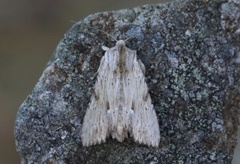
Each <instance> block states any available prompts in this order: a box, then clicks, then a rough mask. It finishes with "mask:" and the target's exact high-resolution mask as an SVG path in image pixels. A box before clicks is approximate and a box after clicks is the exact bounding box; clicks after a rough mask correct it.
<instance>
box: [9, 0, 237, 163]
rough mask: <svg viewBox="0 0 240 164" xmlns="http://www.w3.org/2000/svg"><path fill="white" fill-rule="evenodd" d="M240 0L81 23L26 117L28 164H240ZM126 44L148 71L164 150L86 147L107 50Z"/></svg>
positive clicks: (19, 130) (189, 0) (23, 142)
mask: <svg viewBox="0 0 240 164" xmlns="http://www.w3.org/2000/svg"><path fill="white" fill-rule="evenodd" d="M239 17H240V6H239V2H238V1H237V0H228V1H227V0H202V1H196V0H178V1H174V2H171V3H167V4H157V5H145V6H141V7H136V8H133V9H124V10H118V11H110V12H102V13H96V14H93V15H90V16H88V17H86V18H84V19H82V20H81V21H79V22H78V23H76V24H75V25H74V26H73V27H72V28H71V29H70V30H69V31H68V32H67V33H66V34H65V36H64V38H63V39H62V40H61V41H60V43H59V45H58V46H57V49H56V52H55V53H54V56H53V58H52V59H51V60H50V61H49V63H48V64H47V67H46V69H45V70H44V72H43V74H42V76H41V77H40V79H39V81H38V83H37V84H36V86H35V87H34V89H33V91H32V92H31V93H30V95H29V96H28V97H27V99H26V100H25V101H24V102H23V104H22V105H21V107H20V108H19V111H18V113H17V118H16V125H15V129H14V132H15V138H16V146H17V151H18V152H19V154H20V156H21V162H22V163H33V162H36V163H152V164H153V163H231V161H232V158H233V151H234V147H235V146H236V139H237V127H238V124H239V110H238V109H239V105H240V96H239V94H240V87H239V84H240V78H239V77H240V67H239V65H240V42H239V41H240V23H239ZM102 31H104V32H106V33H109V34H111V35H112V36H113V37H114V38H116V39H127V38H129V37H132V38H130V39H129V40H128V41H126V43H127V46H128V47H129V48H130V49H133V50H136V51H137V54H138V58H139V59H140V60H141V61H142V62H143V63H144V65H145V67H146V79H147V84H148V86H149V92H150V94H151V97H152V100H153V104H154V106H155V109H156V112H157V115H158V121H159V125H160V131H161V141H160V146H159V148H152V147H148V146H144V145H139V144H137V143H135V142H134V141H133V139H132V138H131V137H130V138H128V139H125V140H124V141H123V142H122V143H121V142H117V141H116V140H114V139H111V138H108V139H107V141H106V143H104V144H99V145H96V146H91V147H83V146H82V143H81V138H80V134H81V127H82V121H83V116H84V114H85V112H86V108H87V106H88V103H89V101H90V96H91V94H92V88H93V85H94V83H95V77H96V72H97V69H98V66H99V62H100V59H101V57H102V56H103V54H104V51H103V50H102V49H101V46H103V45H106V46H108V47H112V46H114V45H115V41H114V40H113V39H112V38H111V37H109V36H107V35H106V34H104V33H103V32H102Z"/></svg>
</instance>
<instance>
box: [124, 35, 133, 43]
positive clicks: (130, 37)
mask: <svg viewBox="0 0 240 164" xmlns="http://www.w3.org/2000/svg"><path fill="white" fill-rule="evenodd" d="M132 38H134V36H129V37H128V38H127V39H125V40H124V42H127V41H128V40H129V39H132Z"/></svg>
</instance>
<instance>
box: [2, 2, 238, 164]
mask: <svg viewBox="0 0 240 164" xmlns="http://www.w3.org/2000/svg"><path fill="white" fill-rule="evenodd" d="M166 1H170V0H131V1H129V0H119V1H114V0H101V1H100V0H88V1H85V2H84V1H80V0H71V1H63V0H58V1H56V0H39V1H30V0H21V1H16V0H15V1H9V0H0V163H4V164H14V163H20V159H19V155H18V153H17V152H16V149H15V140H14V136H13V128H14V122H15V117H16V112H17V110H18V108H19V106H20V105H21V103H22V102H23V101H24V100H25V99H26V97H27V95H28V94H29V93H30V92H31V90H32V89H33V87H34V85H35V84H36V83H37V81H38V79H39V77H40V76H41V74H42V71H43V69H44V67H45V65H46V63H47V61H48V60H49V58H50V57H51V56H52V54H53V52H54V50H55V48H56V46H57V44H58V42H59V41H60V39H61V38H62V37H63V35H64V33H65V32H66V31H67V30H68V29H69V28H71V26H72V25H73V23H72V21H75V22H77V21H78V20H80V19H82V18H83V17H85V16H87V15H89V14H92V13H96V12H101V11H109V10H116V9H122V8H130V7H135V6H141V5H143V4H154V3H161V2H166ZM236 156H240V153H236Z"/></svg>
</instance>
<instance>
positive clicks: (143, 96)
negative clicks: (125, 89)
mask: <svg viewBox="0 0 240 164" xmlns="http://www.w3.org/2000/svg"><path fill="white" fill-rule="evenodd" d="M133 69H134V70H133V73H134V76H133V77H134V79H133V80H134V82H133V84H134V86H133V87H134V88H135V91H134V92H133V93H135V95H134V99H133V111H134V114H133V116H132V134H133V137H134V140H135V141H137V142H139V143H142V144H146V145H148V146H153V147H158V145H159V142H160V131H159V125H158V120H157V115H156V112H155V110H154V108H153V104H152V100H151V97H150V95H149V93H148V87H147V84H146V81H145V75H144V72H145V67H144V65H143V64H142V62H141V61H137V60H135V62H134V68H133Z"/></svg>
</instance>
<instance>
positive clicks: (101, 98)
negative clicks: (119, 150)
mask: <svg viewBox="0 0 240 164" xmlns="http://www.w3.org/2000/svg"><path fill="white" fill-rule="evenodd" d="M102 48H103V50H105V51H106V52H105V54H104V56H103V57H102V59H101V62H100V66H99V68H98V72H97V73H98V76H97V81H96V83H95V87H94V92H93V94H92V97H91V101H90V103H89V106H88V108H87V111H86V114H85V116H84V120H83V127H82V134H81V139H82V144H83V146H91V145H95V144H98V143H102V142H105V141H106V138H107V137H108V136H109V135H111V136H112V138H115V139H117V140H118V141H120V142H122V141H123V140H124V139H125V138H127V137H128V134H130V136H133V138H134V141H136V142H138V143H140V144H145V145H148V146H153V147H158V145H159V142H160V131H159V125H158V120H157V116H156V112H155V110H154V109H153V104H152V100H151V97H150V95H149V93H148V87H147V84H146V81H145V67H144V65H143V63H142V62H141V61H140V60H137V56H136V51H134V50H131V49H129V48H127V47H126V45H125V42H124V41H123V40H119V41H117V43H116V45H115V46H114V47H112V48H107V47H105V46H103V47H102Z"/></svg>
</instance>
